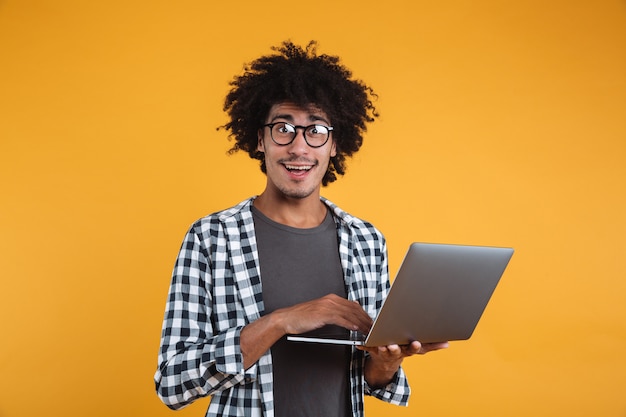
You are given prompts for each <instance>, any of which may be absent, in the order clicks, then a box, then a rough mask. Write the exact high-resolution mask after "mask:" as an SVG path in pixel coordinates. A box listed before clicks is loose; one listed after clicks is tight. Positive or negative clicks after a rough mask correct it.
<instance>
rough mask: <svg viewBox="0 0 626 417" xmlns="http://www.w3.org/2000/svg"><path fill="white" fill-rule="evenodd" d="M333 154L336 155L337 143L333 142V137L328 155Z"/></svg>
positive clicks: (332, 155) (332, 156)
mask: <svg viewBox="0 0 626 417" xmlns="http://www.w3.org/2000/svg"><path fill="white" fill-rule="evenodd" d="M335 156H337V143H336V142H335V139H333V141H332V145H331V148H330V157H331V158H334V157H335Z"/></svg>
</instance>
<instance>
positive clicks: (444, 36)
mask: <svg viewBox="0 0 626 417" xmlns="http://www.w3.org/2000/svg"><path fill="white" fill-rule="evenodd" d="M287 38H290V39H292V40H294V41H295V42H298V43H306V42H307V41H308V40H310V39H317V40H318V41H319V42H320V51H321V52H326V53H330V54H338V55H340V56H342V58H343V60H344V62H345V64H346V65H347V66H348V67H349V68H351V69H352V70H353V72H354V74H355V76H356V77H357V78H361V79H363V80H365V81H366V82H367V83H369V84H371V85H372V86H373V87H374V88H375V90H376V91H377V92H378V94H379V95H380V99H379V100H378V102H377V106H378V108H379V110H380V112H381V118H380V120H379V121H377V122H376V123H375V124H374V125H372V127H371V129H370V130H369V132H368V135H367V137H366V142H365V145H364V147H363V149H362V151H361V152H360V153H359V154H358V155H357V156H356V157H355V158H354V159H353V160H352V161H351V162H350V165H349V170H348V173H347V175H346V176H345V177H344V178H342V179H340V180H339V181H338V182H337V183H335V184H333V185H331V186H330V187H329V188H328V189H326V190H325V191H324V194H325V195H326V196H327V197H329V198H330V199H331V200H333V201H335V202H336V203H338V204H339V205H340V206H342V207H343V208H344V209H346V210H348V211H350V212H352V213H354V214H356V215H359V216H360V217H363V218H365V219H368V220H370V221H372V222H373V223H374V224H376V225H377V226H378V227H379V228H380V229H381V230H382V231H383V232H384V233H385V234H386V236H387V238H388V243H389V250H390V266H391V272H392V274H393V273H395V271H396V270H397V268H398V266H399V263H400V261H401V259H402V256H403V255H404V251H405V250H406V247H407V245H408V244H409V242H411V241H414V240H419V241H429V242H442V243H466V244H479V245H505V246H513V247H514V248H515V249H516V254H515V255H514V257H513V260H512V262H511V264H510V266H509V269H508V270H507V271H506V273H505V275H504V278H503V281H502V282H501V284H500V286H499V287H498V289H497V290H496V293H495V294H494V297H493V298H492V302H491V303H490V305H489V307H488V309H487V311H486V313H485V315H484V316H483V320H482V321H481V323H480V324H479V326H478V328H477V330H476V332H475V334H474V336H473V337H472V339H470V340H469V341H466V342H456V343H452V346H451V348H450V349H448V350H446V351H443V352H437V353H434V354H431V355H427V356H425V357H417V358H412V359H411V360H409V361H407V362H406V369H407V372H408V374H409V377H410V380H411V383H412V387H413V397H412V401H411V404H410V406H409V407H408V408H400V407H395V406H389V405H386V404H382V403H380V402H378V401H374V400H368V401H367V403H366V412H367V414H368V415H369V416H415V415H428V416H431V417H434V416H459V415H464V416H528V415H533V416H585V417H586V416H616V417H617V416H619V417H624V416H626V399H625V397H624V389H625V386H626V355H625V353H626V297H625V295H626V284H625V272H626V268H625V258H626V256H625V251H626V187H625V180H626V3H625V2H624V1H622V0H598V1H591V0H567V1H565V0H558V1H544V0H523V1H517V2H507V1H497V0H475V1H462V0H448V1H426V0H405V1H401V0H386V1H381V2H373V1H365V2H364V1H360V0H359V1H356V0H354V1H336V0H335V1H331V0H321V1H318V2H313V3H311V2H281V1H270V2H259V1H249V0H246V1H241V2H237V1H232V2H231V1H222V2H219V3H218V2H215V1H193V0H189V1H179V2H174V1H163V0H150V1H148V0H142V1H122V0H112V1H107V2H95V1H94V2H90V1H82V0H75V1H70V0H57V1H51V0H41V1H35V0H33V1H28V0H23V1H17V0H4V1H0V178H1V191H0V192H1V194H0V196H1V201H0V203H1V204H0V231H1V236H0V253H1V255H0V274H1V279H2V290H1V291H2V297H1V301H0V326H1V327H0V338H1V339H0V416H2V417H26V416H29V417H30V416H43V415H51V416H153V417H156V416H168V415H174V414H173V413H172V412H171V411H169V410H168V409H167V408H166V407H165V406H164V405H162V404H161V403H160V402H159V400H158V399H157V397H156V395H155V394H154V386H153V382H152V375H153V373H154V370H155V367H156V355H157V349H158V344H159V336H160V326H161V319H162V314H163V308H164V304H165V297H166V292H167V288H168V283H169V278H170V273H171V268H172V266H173V262H174V258H175V256H176V253H177V251H178V247H179V245H180V242H181V239H182V237H183V234H184V232H185V230H186V228H187V227H188V226H189V224H190V223H191V222H192V221H194V220H195V219H196V218H198V217H200V216H203V215H205V214H208V213H210V212H213V211H215V210H218V209H221V208H225V207H228V206H230V205H232V204H233V203H236V202H238V201H240V200H242V199H244V198H247V197H249V196H251V195H254V194H256V193H259V192H260V191H261V190H262V187H263V186H264V182H265V180H264V176H263V175H262V174H261V173H260V171H259V170H258V167H257V164H256V162H252V161H250V160H248V159H247V157H245V156H244V155H236V156H230V157H229V156H227V155H226V154H225V152H226V150H227V149H228V148H229V146H230V143H229V142H228V141H227V140H226V137H225V134H224V132H218V131H216V129H215V128H216V127H217V126H219V125H221V124H223V123H224V121H225V118H224V115H223V113H222V111H221V108H222V103H223V97H224V96H225V94H226V92H227V90H228V82H229V81H230V80H231V79H232V77H233V75H235V74H238V73H240V71H241V69H242V65H243V63H245V62H249V61H250V60H252V59H254V58H256V57H257V56H259V55H261V54H264V53H268V52H269V51H270V49H269V48H270V46H271V45H276V44H278V43H280V42H281V41H282V40H285V39H287ZM207 404H208V400H207V399H204V400H200V401H198V402H197V403H195V404H193V405H192V406H190V407H189V408H187V409H186V410H184V411H181V412H179V413H178V414H176V415H179V416H202V415H203V413H204V411H205V409H206V407H207Z"/></svg>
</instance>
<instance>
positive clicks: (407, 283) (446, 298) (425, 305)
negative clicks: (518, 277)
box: [287, 243, 513, 347]
mask: <svg viewBox="0 0 626 417" xmlns="http://www.w3.org/2000/svg"><path fill="white" fill-rule="evenodd" d="M512 256H513V249H512V248H501V247H488V246H467V245H448V244H433V243H412V244H411V245H410V246H409V249H408V251H407V253H406V255H405V257H404V260H403V261H402V264H401V266H400V269H399V270H398V274H397V276H396V278H395V280H394V281H393V285H392V286H391V290H390V291H389V294H388V296H387V298H386V299H385V301H384V303H383V306H382V308H381V310H380V312H379V314H378V316H377V317H376V319H375V320H374V324H373V325H372V328H371V329H370V332H369V334H367V335H363V334H358V333H356V332H350V333H351V334H350V337H349V338H348V337H347V336H346V338H345V339H343V338H325V337H309V336H306V335H290V336H288V337H287V340H290V341H292V342H314V343H332V344H348V345H363V346H368V347H373V346H386V345H390V344H398V345H405V344H409V343H410V342H412V341H418V342H420V343H436V342H446V341H453V340H466V339H469V338H470V337H471V336H472V334H473V332H474V329H475V328H476V325H477V324H478V321H479V320H480V318H481V316H482V314H483V312H484V310H485V307H486V306H487V303H488V302H489V299H490V298H491V296H492V294H493V292H494V290H495V288H496V286H497V284H498V282H499V281H500V278H501V277H502V274H503V273H504V270H505V269H506V267H507V265H508V263H509V260H510V259H511V257H512Z"/></svg>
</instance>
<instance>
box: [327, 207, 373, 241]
mask: <svg viewBox="0 0 626 417" xmlns="http://www.w3.org/2000/svg"><path fill="white" fill-rule="evenodd" d="M321 200H322V202H323V203H324V204H326V205H327V206H328V207H329V208H330V210H331V211H332V213H333V215H334V217H335V221H336V222H337V223H338V225H339V227H340V228H344V229H345V230H349V231H350V233H353V234H355V235H356V236H357V237H358V240H360V241H376V242H381V243H384V242H385V237H384V235H383V234H382V232H381V231H380V230H378V229H377V228H376V227H375V226H374V225H373V224H372V223H370V222H368V221H367V220H363V219H361V218H359V217H356V216H354V215H352V214H350V213H348V212H346V211H344V210H342V209H341V208H340V207H339V206H337V205H336V204H334V203H333V202H331V201H330V200H328V199H326V198H324V197H322V198H321Z"/></svg>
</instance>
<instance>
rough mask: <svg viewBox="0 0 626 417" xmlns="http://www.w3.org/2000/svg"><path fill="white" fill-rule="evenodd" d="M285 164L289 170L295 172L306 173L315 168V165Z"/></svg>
mask: <svg viewBox="0 0 626 417" xmlns="http://www.w3.org/2000/svg"><path fill="white" fill-rule="evenodd" d="M283 166H284V167H285V168H286V169H287V171H289V172H291V173H293V174H304V173H306V172H309V171H310V170H311V169H313V165H291V164H283Z"/></svg>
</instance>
